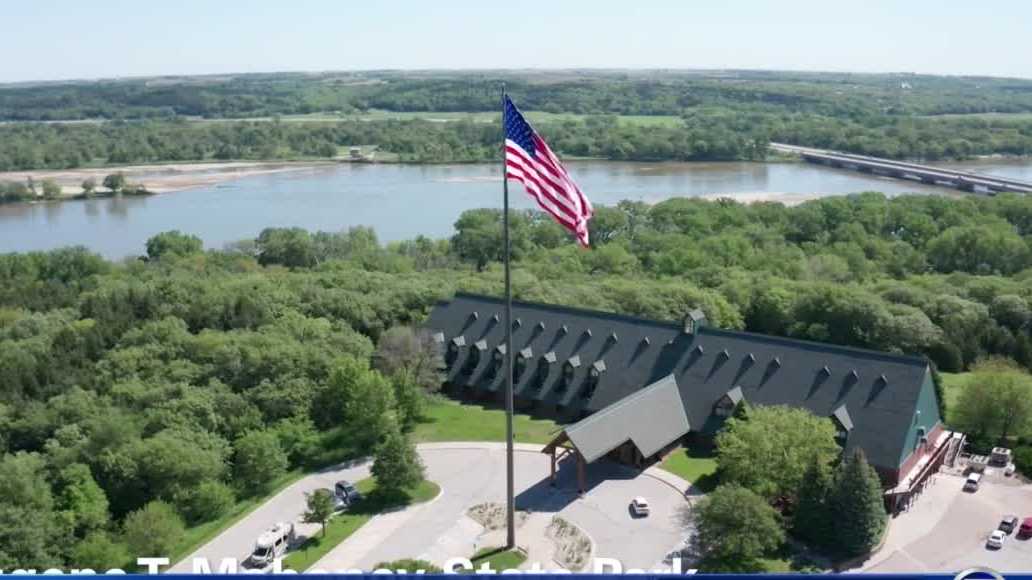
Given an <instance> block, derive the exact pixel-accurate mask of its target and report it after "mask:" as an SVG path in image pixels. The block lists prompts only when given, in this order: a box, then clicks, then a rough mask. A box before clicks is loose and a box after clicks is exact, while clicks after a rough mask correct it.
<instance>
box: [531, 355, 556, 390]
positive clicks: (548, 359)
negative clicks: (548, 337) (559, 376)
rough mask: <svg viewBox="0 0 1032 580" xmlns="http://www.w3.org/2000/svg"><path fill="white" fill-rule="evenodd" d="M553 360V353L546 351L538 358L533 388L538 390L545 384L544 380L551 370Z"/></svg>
mask: <svg viewBox="0 0 1032 580" xmlns="http://www.w3.org/2000/svg"><path fill="white" fill-rule="evenodd" d="M554 362H555V353H552V352H550V353H548V354H546V355H545V356H543V357H541V359H540V360H538V366H537V374H536V375H535V376H534V389H535V390H540V389H541V387H543V386H544V385H545V381H546V380H548V373H549V371H550V370H551V367H552V363H554Z"/></svg>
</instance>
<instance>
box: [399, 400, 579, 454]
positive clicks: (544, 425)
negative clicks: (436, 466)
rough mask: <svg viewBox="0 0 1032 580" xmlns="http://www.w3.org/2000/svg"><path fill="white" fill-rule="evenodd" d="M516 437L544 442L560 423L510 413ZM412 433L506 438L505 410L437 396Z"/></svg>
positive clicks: (430, 437) (423, 437) (422, 438)
mask: <svg viewBox="0 0 1032 580" xmlns="http://www.w3.org/2000/svg"><path fill="white" fill-rule="evenodd" d="M513 430H514V432H515V437H516V440H517V441H520V442H523V443H541V444H545V443H548V442H549V441H551V439H552V437H553V436H554V435H555V433H556V431H558V430H559V425H558V424H556V423H555V422H554V421H549V420H547V419H532V418H530V417H528V416H527V415H524V414H520V413H517V414H516V415H515V416H514V417H513ZM413 437H414V438H415V440H416V441H418V442H420V443H424V442H428V443H429V442H436V441H505V411H504V410H502V409H491V408H487V407H482V406H479V405H464V404H461V403H456V402H455V401H450V400H447V399H440V400H437V401H435V402H434V403H433V404H432V405H431V406H430V408H429V409H428V410H427V415H426V418H425V419H424V420H423V422H422V423H420V424H419V425H417V426H416V429H415V432H414V433H413Z"/></svg>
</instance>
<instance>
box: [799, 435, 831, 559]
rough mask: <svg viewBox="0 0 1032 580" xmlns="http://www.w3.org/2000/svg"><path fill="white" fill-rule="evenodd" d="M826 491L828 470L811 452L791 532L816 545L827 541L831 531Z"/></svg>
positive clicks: (828, 492)
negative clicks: (811, 456) (811, 455)
mask: <svg viewBox="0 0 1032 580" xmlns="http://www.w3.org/2000/svg"><path fill="white" fill-rule="evenodd" d="M830 493H831V473H830V472H829V470H828V467H827V465H825V464H824V463H823V462H822V461H821V459H820V457H818V456H816V455H814V457H813V461H812V462H811V463H810V465H809V466H808V467H807V468H806V475H804V476H803V484H802V485H801V486H800V488H799V499H798V502H797V504H796V509H795V514H793V518H792V532H793V533H794V534H795V535H796V536H797V537H798V538H800V539H802V540H805V541H807V542H810V543H812V544H815V545H818V546H820V545H826V544H827V543H828V540H829V536H830V532H831V530H832V525H831V523H832V522H831V519H832V512H831V509H830V508H829V506H828V501H829V495H830Z"/></svg>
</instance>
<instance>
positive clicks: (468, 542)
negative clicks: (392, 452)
mask: <svg viewBox="0 0 1032 580" xmlns="http://www.w3.org/2000/svg"><path fill="white" fill-rule="evenodd" d="M520 449H521V451H519V452H517V453H516V454H515V467H516V482H515V483H516V493H517V497H516V504H517V509H522V510H528V511H531V512H534V513H540V514H545V515H548V516H550V515H552V514H558V515H560V516H561V517H563V518H565V519H566V520H568V521H570V522H572V523H574V524H576V525H577V526H579V527H580V528H581V529H582V530H584V531H585V532H586V533H587V534H588V535H589V536H590V537H591V539H592V541H593V544H594V552H593V556H594V557H605V558H614V559H617V560H619V561H621V562H622V564H623V566H624V567H625V568H646V569H648V568H655V567H657V566H660V565H661V563H662V562H663V560H664V558H665V557H666V555H667V554H668V553H670V552H671V551H672V550H674V549H675V548H676V547H677V546H679V545H680V544H681V542H682V540H683V537H684V535H685V534H684V531H683V529H682V527H681V522H680V518H681V517H682V513H683V510H684V508H685V506H687V502H686V501H685V499H684V495H683V492H684V490H685V489H686V487H687V482H684V481H683V480H680V479H679V478H677V477H675V476H671V475H669V474H666V473H665V472H662V473H659V474H658V476H656V475H653V474H654V473H655V472H653V471H651V470H650V471H649V472H647V473H646V474H642V475H637V476H635V475H636V472H634V471H632V470H629V469H627V468H625V467H622V466H619V465H616V464H612V463H606V462H598V463H596V464H593V465H591V466H589V471H588V474H589V488H590V489H589V491H588V493H587V494H586V495H585V496H584V497H583V498H578V494H577V493H576V484H575V477H574V475H575V470H574V468H573V465H562V466H561V467H560V470H559V474H560V478H559V482H558V485H557V486H555V487H553V486H551V485H549V482H548V473H549V464H548V457H547V456H546V455H544V454H542V453H540V452H539V449H540V447H539V446H520ZM419 453H420V456H421V457H422V459H423V461H424V464H425V465H426V468H427V474H428V476H429V478H430V479H431V480H432V481H434V482H436V483H437V484H438V485H439V486H440V487H441V494H440V495H439V496H438V497H437V498H436V499H434V500H432V501H430V502H428V503H425V504H421V505H417V506H412V507H410V508H408V509H405V510H401V511H397V512H393V513H389V514H384V515H380V516H377V517H375V518H373V519H372V520H371V521H370V522H369V523H367V524H366V525H365V526H363V527H362V528H361V529H359V530H358V531H357V532H356V533H355V534H354V535H352V536H351V537H350V538H349V539H348V540H347V541H345V542H343V543H342V544H341V545H340V546H338V547H337V548H336V549H334V550H333V551H331V552H330V553H329V554H327V556H326V557H324V558H323V560H321V561H320V562H318V563H317V564H316V565H315V568H317V569H323V570H327V571H336V570H346V569H354V568H362V569H369V568H370V567H372V566H373V565H375V564H376V563H379V562H382V561H390V560H397V559H401V558H421V559H427V560H430V561H432V562H435V563H438V564H443V563H444V561H445V560H447V559H448V558H452V557H468V556H470V555H471V554H473V552H474V551H475V550H476V549H477V548H482V547H487V546H485V545H482V544H479V543H478V542H482V541H484V540H485V538H486V537H485V535H484V534H483V532H484V530H483V528H482V527H480V526H479V525H478V524H476V523H474V522H473V521H472V520H470V519H469V518H468V517H467V516H466V515H465V513H466V510H467V509H468V508H469V507H471V506H473V505H476V504H478V503H483V502H504V497H505V495H504V494H505V454H504V448H503V446H502V445H500V444H495V443H444V444H429V445H421V446H420V447H419ZM368 467H369V465H368V463H366V464H360V465H354V466H348V467H343V468H338V469H333V470H329V471H326V472H324V473H320V474H316V475H311V476H308V477H306V478H304V479H302V480H300V481H298V482H297V483H295V484H294V485H292V486H291V487H289V488H287V489H286V490H284V491H283V492H281V493H279V494H277V495H276V496H275V497H273V498H272V499H270V500H269V501H268V502H266V503H265V504H263V505H262V506H261V507H259V508H258V509H256V510H255V511H254V512H252V513H251V514H250V515H248V516H247V517H246V518H244V519H243V520H241V521H240V522H238V523H237V524H236V525H234V526H232V527H231V528H229V529H228V530H226V531H225V532H223V533H222V534H221V535H220V536H218V537H217V538H215V539H214V540H213V541H211V542H210V543H208V544H207V545H205V546H204V547H202V548H201V549H200V550H198V551H197V552H196V553H194V554H192V555H191V556H189V557H188V558H186V559H185V560H184V561H183V562H182V563H180V564H179V565H177V566H174V567H173V568H172V569H171V571H173V572H189V571H191V570H192V568H191V566H192V561H193V559H194V558H208V559H209V561H210V562H212V567H213V569H215V566H216V564H217V561H218V560H219V559H221V558H225V557H240V558H242V557H243V556H244V555H246V554H247V553H249V551H250V550H251V547H252V545H253V543H254V540H255V539H256V538H257V536H258V534H259V533H260V532H261V531H262V530H264V529H266V528H268V527H269V526H271V525H272V524H274V523H276V522H278V521H295V522H296V521H298V519H299V518H300V516H301V513H302V512H303V511H304V492H306V491H312V490H314V489H317V488H320V487H329V486H331V485H332V484H333V482H334V481H336V480H337V479H350V480H352V481H355V480H359V479H362V478H364V477H367V476H368V473H369V471H368ZM639 495H640V496H644V497H646V498H648V500H649V501H650V503H651V504H652V514H651V515H650V516H649V517H647V518H634V517H632V516H631V514H630V511H629V509H628V506H629V502H630V500H631V498H633V497H635V496H639ZM540 535H541V534H540V533H538V534H529V533H528V534H523V535H520V534H519V533H518V534H517V543H518V544H520V545H525V544H527V543H534V544H535V545H534V547H535V548H536V549H535V550H534V552H535V553H542V551H543V549H542V546H541V544H540V543H541V542H545V541H546V540H544V539H543V538H541V537H539V536H540ZM545 548H548V549H550V548H551V546H550V545H549V546H545Z"/></svg>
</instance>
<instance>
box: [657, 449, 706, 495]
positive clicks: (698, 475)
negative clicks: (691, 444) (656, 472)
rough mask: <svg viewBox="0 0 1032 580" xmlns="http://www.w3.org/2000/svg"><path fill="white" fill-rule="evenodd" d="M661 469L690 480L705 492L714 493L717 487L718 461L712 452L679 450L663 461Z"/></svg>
mask: <svg viewBox="0 0 1032 580" xmlns="http://www.w3.org/2000/svg"><path fill="white" fill-rule="evenodd" d="M660 467H661V468H663V469H665V470H667V471H669V472H670V473H673V474H674V475H677V476H679V477H682V478H684V479H686V480H688V481H689V482H691V483H692V485H694V486H695V487H697V488H699V489H700V490H701V491H703V492H708V491H712V490H713V488H714V487H716V485H717V477H716V472H717V460H716V458H715V457H714V456H713V453H712V452H708V451H703V450H701V449H698V448H678V449H675V450H674V451H673V452H672V453H670V455H668V456H667V458H666V459H664V460H663V463H662V464H660Z"/></svg>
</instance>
